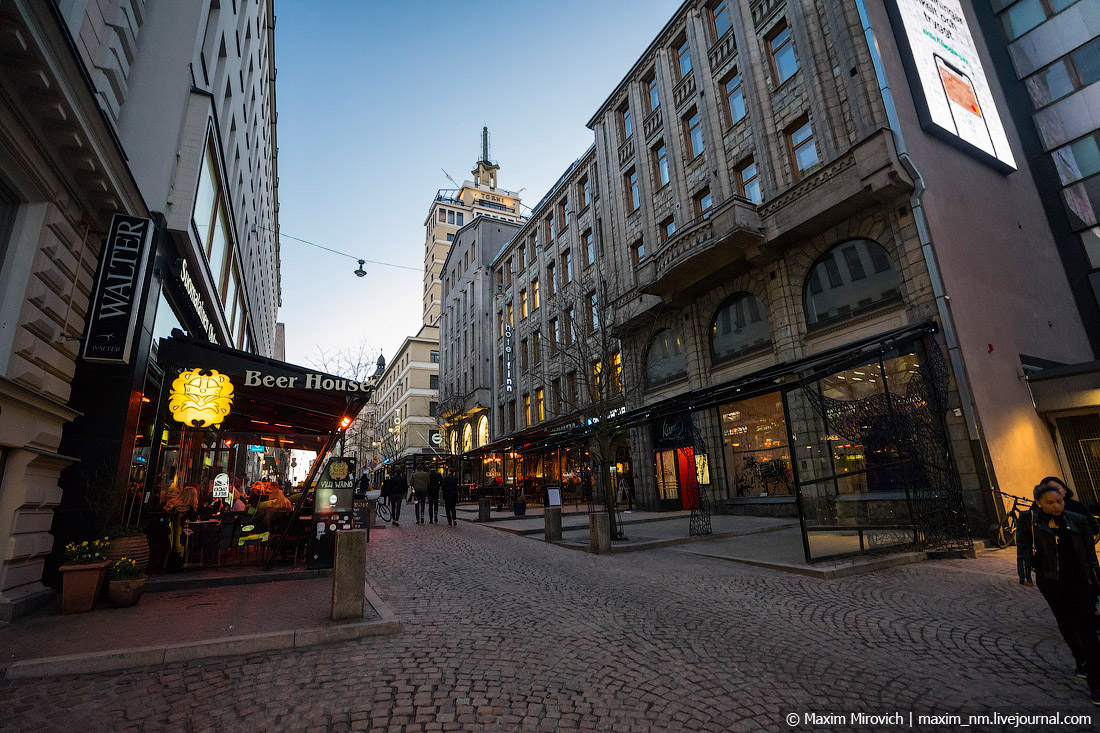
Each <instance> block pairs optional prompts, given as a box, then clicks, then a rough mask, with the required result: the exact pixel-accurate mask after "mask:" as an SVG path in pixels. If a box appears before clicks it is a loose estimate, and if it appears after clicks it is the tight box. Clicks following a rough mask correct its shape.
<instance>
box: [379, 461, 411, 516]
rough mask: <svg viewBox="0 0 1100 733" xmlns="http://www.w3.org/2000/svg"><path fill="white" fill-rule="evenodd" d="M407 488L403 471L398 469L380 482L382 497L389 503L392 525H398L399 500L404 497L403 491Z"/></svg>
mask: <svg viewBox="0 0 1100 733" xmlns="http://www.w3.org/2000/svg"><path fill="white" fill-rule="evenodd" d="M408 488H409V485H408V482H407V481H405V473H404V472H403V471H398V472H396V473H393V474H391V475H390V476H389V477H388V478H386V480H385V481H383V482H382V498H384V499H385V500H386V501H388V502H389V503H390V521H391V522H393V526H395V527H400V526H401V522H400V521H398V520H400V519H401V500H402V499H403V498H405V491H406V490H407V489H408Z"/></svg>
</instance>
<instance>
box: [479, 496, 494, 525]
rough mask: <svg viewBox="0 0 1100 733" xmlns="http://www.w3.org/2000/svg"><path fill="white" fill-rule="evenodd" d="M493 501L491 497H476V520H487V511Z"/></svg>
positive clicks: (488, 511)
mask: <svg viewBox="0 0 1100 733" xmlns="http://www.w3.org/2000/svg"><path fill="white" fill-rule="evenodd" d="M492 505H493V502H492V500H491V499H478V500H477V521H479V522H488V521H489V513H490V511H491V509H490V507H492Z"/></svg>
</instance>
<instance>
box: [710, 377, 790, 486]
mask: <svg viewBox="0 0 1100 733" xmlns="http://www.w3.org/2000/svg"><path fill="white" fill-rule="evenodd" d="M719 417H720V418H721V424H722V448H723V450H724V452H725V458H726V472H727V473H726V477H727V486H729V487H730V494H731V495H732V496H736V497H738V498H752V497H758V496H792V495H793V492H794V479H793V476H792V475H791V454H790V451H789V450H788V447H787V445H788V444H787V419H786V417H785V416H784V414H783V395H782V394H781V393H779V392H773V393H771V394H766V395H760V396H759V397H752V398H749V399H747V400H740V401H738V402H733V403H730V404H727V405H723V406H722V407H720V408H719Z"/></svg>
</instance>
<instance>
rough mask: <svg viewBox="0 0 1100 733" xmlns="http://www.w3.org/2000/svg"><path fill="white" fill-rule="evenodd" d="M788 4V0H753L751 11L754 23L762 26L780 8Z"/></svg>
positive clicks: (758, 26)
mask: <svg viewBox="0 0 1100 733" xmlns="http://www.w3.org/2000/svg"><path fill="white" fill-rule="evenodd" d="M786 5H787V2H786V0H752V3H751V5H750V6H749V11H750V12H751V13H752V22H753V24H754V25H755V26H756V27H757V28H760V27H761V26H762V25H764V23H765V22H766V21H767V20H768V19H769V18H771V17H772V16H773V15H775V14H776V13H777V12H778V11H779V9H780V8H783V7H786Z"/></svg>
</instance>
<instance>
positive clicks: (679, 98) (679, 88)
mask: <svg viewBox="0 0 1100 733" xmlns="http://www.w3.org/2000/svg"><path fill="white" fill-rule="evenodd" d="M694 98H695V72H694V71H689V72H688V75H687V76H685V77H684V78H683V79H681V80H680V82H679V83H678V84H677V85H676V86H675V88H673V90H672V103H673V104H674V105H676V109H680V108H681V107H683V106H684V105H686V104H687V103H688V102H690V101H691V100H692V99H694Z"/></svg>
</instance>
